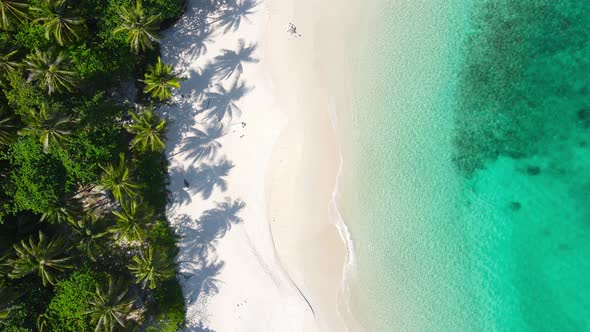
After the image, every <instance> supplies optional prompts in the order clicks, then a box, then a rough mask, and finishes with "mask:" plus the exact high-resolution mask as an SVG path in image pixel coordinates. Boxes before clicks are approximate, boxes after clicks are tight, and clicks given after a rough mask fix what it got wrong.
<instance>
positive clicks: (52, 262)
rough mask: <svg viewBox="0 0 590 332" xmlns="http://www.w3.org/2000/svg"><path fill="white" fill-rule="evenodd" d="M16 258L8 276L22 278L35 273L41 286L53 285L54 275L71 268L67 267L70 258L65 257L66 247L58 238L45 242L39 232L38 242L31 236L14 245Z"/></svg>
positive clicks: (43, 235) (45, 239)
mask: <svg viewBox="0 0 590 332" xmlns="http://www.w3.org/2000/svg"><path fill="white" fill-rule="evenodd" d="M14 250H16V255H17V258H16V259H14V260H12V264H13V269H12V271H11V272H10V273H9V274H8V276H9V277H10V278H13V279H17V278H22V277H24V276H26V275H28V274H31V273H35V272H36V273H37V274H38V275H39V276H40V277H41V279H42V281H43V286H47V285H48V284H51V285H55V283H56V281H57V280H56V276H55V275H56V274H57V273H58V272H63V271H65V270H67V269H71V268H73V266H71V265H68V261H70V260H71V259H72V257H71V256H66V251H67V247H66V246H65V245H64V243H63V241H62V240H61V239H60V238H53V239H50V240H47V238H46V237H45V234H43V232H41V231H39V236H38V240H37V239H35V238H34V236H33V235H31V236H29V238H28V239H27V241H25V240H21V242H20V244H15V245H14Z"/></svg>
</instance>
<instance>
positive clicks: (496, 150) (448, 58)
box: [340, 0, 590, 331]
mask: <svg viewBox="0 0 590 332" xmlns="http://www.w3.org/2000/svg"><path fill="white" fill-rule="evenodd" d="M374 21H375V22H378V23H377V24H375V28H374V31H373V33H372V34H370V36H371V38H367V39H366V41H365V42H364V43H365V45H364V46H363V49H364V51H362V52H360V53H359V54H358V55H356V57H357V58H356V60H357V63H358V65H359V66H358V69H357V70H358V72H357V74H356V75H357V77H358V81H357V82H356V85H357V89H356V90H355V104H354V117H353V119H354V121H353V122H354V123H353V125H352V127H353V128H354V130H353V131H352V133H351V139H350V145H351V147H352V148H351V149H350V150H351V152H349V153H347V154H345V170H344V174H343V176H344V177H345V180H344V181H343V183H344V188H343V197H342V202H341V204H340V205H341V206H342V212H343V215H344V218H345V220H346V221H347V223H348V225H349V228H350V231H351V233H352V239H353V242H354V243H355V257H356V260H355V268H354V271H353V272H352V280H351V284H352V309H353V312H354V313H355V315H356V316H357V318H358V319H359V320H360V321H361V323H362V324H363V325H364V326H365V328H366V329H367V330H368V331H397V330H404V331H407V330H414V331H415V330H420V331H426V330H428V331H430V330H435V331H473V330H500V331H503V330H506V331H581V330H587V329H590V278H589V277H588V276H589V273H590V37H589V34H590V2H589V1H587V0H585V1H544V2H539V1H530V0H526V1H525V0H519V1H516V0H498V1H479V2H477V3H468V2H467V1H453V2H451V1H446V0H438V1H409V0H399V1H395V2H393V1H385V0H383V1H382V6H381V7H380V8H379V10H378V12H376V13H374ZM347 162H348V164H349V166H348V168H347V167H346V164H347ZM351 164H354V165H351Z"/></svg>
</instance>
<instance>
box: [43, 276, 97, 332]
mask: <svg viewBox="0 0 590 332" xmlns="http://www.w3.org/2000/svg"><path fill="white" fill-rule="evenodd" d="M96 286H97V283H96V280H95V279H94V277H93V276H92V274H90V273H89V272H76V273H74V274H72V275H71V276H70V277H69V278H68V279H67V280H64V281H62V282H60V283H59V284H58V285H57V287H56V288H55V295H54V296H53V298H52V299H51V302H50V303H49V306H48V307H47V319H48V325H49V326H51V327H54V328H55V327H58V326H59V330H60V331H71V332H83V331H90V330H91V329H90V326H89V324H88V320H87V317H88V310H89V309H90V304H89V302H88V298H89V297H91V296H92V294H93V293H94V291H95V289H96Z"/></svg>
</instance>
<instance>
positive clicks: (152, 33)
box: [115, 0, 160, 53]
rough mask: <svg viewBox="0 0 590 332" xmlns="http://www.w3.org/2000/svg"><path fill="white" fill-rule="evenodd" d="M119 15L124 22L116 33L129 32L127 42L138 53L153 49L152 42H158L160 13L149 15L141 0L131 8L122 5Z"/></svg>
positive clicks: (137, 0)
mask: <svg viewBox="0 0 590 332" xmlns="http://www.w3.org/2000/svg"><path fill="white" fill-rule="evenodd" d="M119 16H120V17H121V19H122V20H123V24H121V26H120V27H118V28H117V29H115V33H120V32H124V33H126V34H127V42H128V43H129V45H130V46H131V49H132V50H134V51H135V52H136V53H139V52H140V51H145V50H147V49H153V48H154V47H153V45H152V42H158V41H159V39H158V30H159V28H160V26H159V23H158V21H159V20H160V15H148V14H146V13H145V12H144V10H143V5H142V1H141V0H136V1H135V6H134V7H131V8H126V7H120V8H119Z"/></svg>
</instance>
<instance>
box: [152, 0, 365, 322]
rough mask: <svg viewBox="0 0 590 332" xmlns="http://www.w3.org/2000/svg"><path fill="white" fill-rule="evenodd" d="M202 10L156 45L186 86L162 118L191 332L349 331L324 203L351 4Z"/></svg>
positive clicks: (332, 181)
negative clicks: (292, 30)
mask: <svg viewBox="0 0 590 332" xmlns="http://www.w3.org/2000/svg"><path fill="white" fill-rule="evenodd" d="M205 2H209V1H207V0H190V1H188V5H187V10H186V13H185V15H184V16H183V17H182V18H181V20H180V21H179V22H177V23H176V24H175V25H174V26H172V27H171V28H170V29H168V30H167V31H166V33H165V34H164V36H162V41H161V47H162V55H163V60H164V61H165V62H166V63H170V64H172V65H174V66H175V67H176V69H177V70H178V71H179V72H180V73H181V74H182V75H183V76H185V77H186V78H187V79H186V81H184V82H183V83H182V88H181V89H180V90H179V91H177V92H176V93H175V96H174V104H173V105H171V106H169V107H164V108H162V109H161V112H162V113H164V114H165V115H167V116H168V117H169V118H170V119H171V120H172V124H171V126H170V133H169V143H168V146H169V147H168V150H167V153H168V156H169V160H170V170H171V179H170V181H171V183H170V186H169V190H170V192H171V203H170V205H169V209H168V217H169V219H170V220H171V222H172V223H173V224H174V226H175V228H176V230H177V232H178V234H179V236H180V253H179V256H178V261H179V265H180V269H181V273H182V277H181V284H182V286H183V290H184V293H185V297H186V304H187V330H188V331H220V332H222V331H346V330H351V331H357V330H358V328H357V327H356V326H354V323H353V322H352V319H351V315H350V314H349V312H348V308H347V305H346V300H347V299H346V296H345V295H343V293H342V289H343V287H342V286H343V284H342V276H343V268H344V266H345V260H346V257H347V254H346V253H347V251H346V246H345V244H344V241H343V239H342V237H341V235H340V233H339V231H338V228H337V225H338V223H339V222H340V221H339V220H338V218H337V210H336V209H335V204H334V202H333V199H334V190H335V186H336V180H337V174H338V169H339V162H340V158H339V149H340V147H339V146H338V141H337V139H336V137H337V135H336V132H335V130H334V127H333V125H334V124H335V123H337V122H336V121H334V117H335V116H336V114H337V113H340V112H336V110H335V108H339V107H342V105H344V104H346V101H345V99H346V97H345V96H346V95H347V94H346V91H343V89H346V86H347V84H346V83H345V82H346V78H347V77H349V76H348V75H347V74H346V69H345V68H346V66H344V65H343V63H341V62H339V60H338V59H337V54H338V52H339V51H340V50H343V49H344V47H345V46H346V33H347V31H348V30H349V28H350V27H347V26H345V27H342V26H341V27H340V28H338V26H339V25H340V23H339V22H342V20H343V19H344V20H345V22H347V21H348V20H347V16H346V15H352V13H354V7H351V6H350V4H348V5H347V4H342V2H337V1H334V0H330V1H324V2H323V3H322V4H321V5H320V4H317V3H316V1H313V0H305V1H294V0H288V1H287V0H284V1H273V0H260V2H259V3H256V4H255V3H254V2H251V1H247V0H244V1H241V2H238V4H239V6H237V7H234V9H233V10H230V11H227V10H226V11H214V10H211V11H210V12H206V11H204V10H197V8H204V7H203V6H202V5H201V6H200V5H198V3H201V4H202V3H205ZM345 2H350V3H352V1H345ZM355 6H359V5H358V4H356V5H355ZM236 8H237V9H236ZM328 13H330V14H328ZM289 22H293V23H294V24H295V25H296V26H297V29H298V32H299V33H301V36H293V35H289V34H288V33H287V28H288V23H289ZM342 69H344V71H343V72H342ZM336 90H338V91H336ZM347 326H348V328H347Z"/></svg>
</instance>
